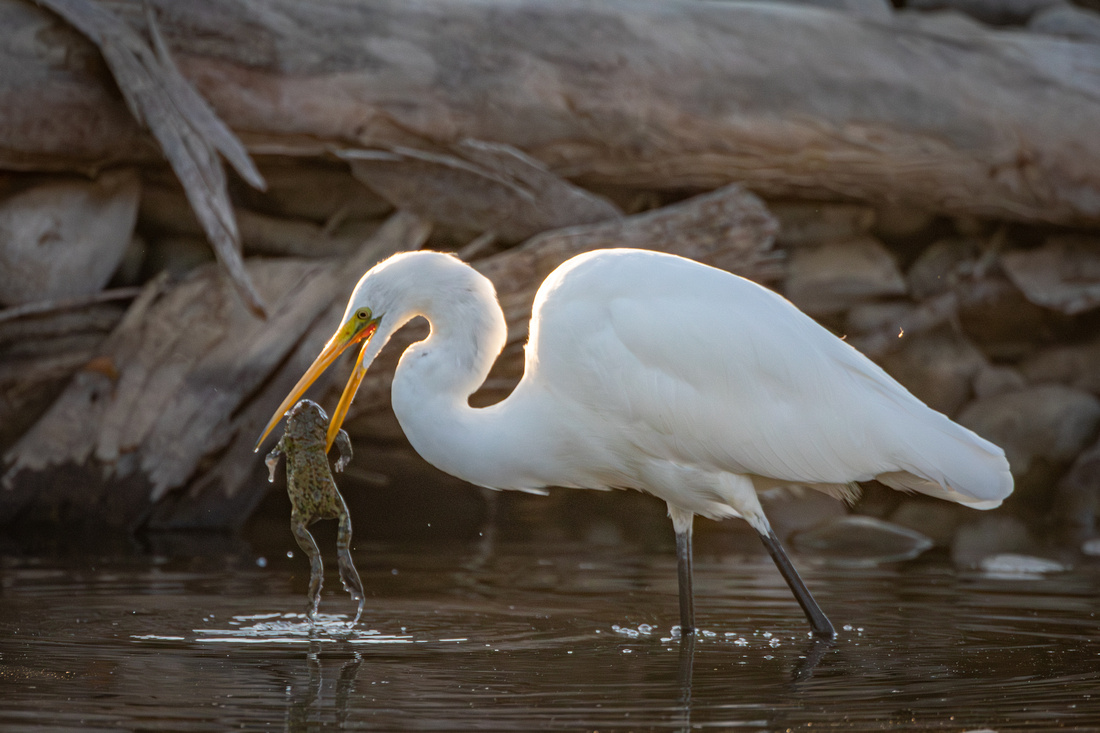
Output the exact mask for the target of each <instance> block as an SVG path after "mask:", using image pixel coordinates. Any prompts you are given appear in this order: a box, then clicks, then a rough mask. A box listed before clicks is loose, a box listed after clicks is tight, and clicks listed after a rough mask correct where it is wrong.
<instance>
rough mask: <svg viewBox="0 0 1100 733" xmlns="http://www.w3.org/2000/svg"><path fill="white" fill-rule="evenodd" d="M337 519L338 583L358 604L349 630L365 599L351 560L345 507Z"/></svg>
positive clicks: (348, 522) (361, 582)
mask: <svg viewBox="0 0 1100 733" xmlns="http://www.w3.org/2000/svg"><path fill="white" fill-rule="evenodd" d="M341 503H342V502H341ZM339 519H340V527H339V530H338V531H337V534H336V561H337V564H338V565H339V566H340V582H341V583H343V584H344V590H346V591H347V592H348V593H350V594H351V598H352V600H353V601H356V602H358V604H359V607H358V609H356V611H355V618H353V619H352V620H351V623H349V624H348V628H351V627H352V626H355V624H357V623H359V617H360V616H362V615H363V606H365V605H366V603H367V597H366V594H365V593H363V581H362V580H360V579H359V572H358V571H357V570H356V569H355V562H354V561H353V560H352V558H351V515H350V514H348V510H347V507H344V511H343V512H342V513H341V514H340V517H339Z"/></svg>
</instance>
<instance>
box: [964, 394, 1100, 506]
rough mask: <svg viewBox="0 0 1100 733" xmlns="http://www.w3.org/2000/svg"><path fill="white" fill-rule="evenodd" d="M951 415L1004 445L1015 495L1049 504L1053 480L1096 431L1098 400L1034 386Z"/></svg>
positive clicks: (1099, 428)
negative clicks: (1014, 481) (1013, 480)
mask: <svg viewBox="0 0 1100 733" xmlns="http://www.w3.org/2000/svg"><path fill="white" fill-rule="evenodd" d="M956 419H957V421H958V422H959V423H960V424H962V425H964V426H966V427H968V428H970V429H971V430H973V431H974V432H976V433H978V435H981V436H982V437H984V438H986V439H987V440H990V441H992V442H993V443H995V444H997V445H999V446H1000V447H1002V448H1003V449H1004V451H1005V455H1006V456H1007V458H1008V462H1009V465H1010V466H1011V467H1012V475H1013V476H1014V477H1015V479H1016V494H1017V495H1019V496H1021V497H1023V498H1025V499H1027V498H1031V499H1038V500H1039V501H1040V502H1047V503H1049V502H1050V501H1052V500H1053V491H1052V487H1053V486H1054V484H1055V481H1056V480H1057V479H1058V477H1059V476H1060V475H1061V474H1062V473H1063V472H1064V471H1065V469H1066V468H1067V467H1068V466H1069V464H1070V463H1071V462H1072V461H1073V460H1074V459H1075V458H1076V457H1077V456H1078V454H1080V453H1081V451H1083V450H1084V449H1085V448H1086V447H1087V446H1088V445H1090V444H1091V443H1092V442H1093V441H1095V440H1096V438H1097V435H1098V434H1100V399H1097V398H1096V397H1095V396H1093V395H1091V394H1089V393H1088V392H1082V391H1081V390H1077V389H1072V388H1070V387H1065V386H1062V385H1057V384H1045V385H1037V386H1034V387H1029V388H1027V389H1025V390H1021V391H1019V392H1010V393H1007V394H1001V395H995V396H992V397H985V398H981V399H978V400H975V401H974V402H972V403H971V404H970V405H968V406H967V407H966V408H965V409H964V410H963V411H962V412H961V413H959V415H958V417H957V418H956ZM1014 498H1016V497H1014Z"/></svg>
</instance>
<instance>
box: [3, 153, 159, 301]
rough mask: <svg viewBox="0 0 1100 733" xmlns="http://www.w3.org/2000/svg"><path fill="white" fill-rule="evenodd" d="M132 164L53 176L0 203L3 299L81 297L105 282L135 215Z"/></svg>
mask: <svg viewBox="0 0 1100 733" xmlns="http://www.w3.org/2000/svg"><path fill="white" fill-rule="evenodd" d="M140 196H141V181H140V179H139V178H138V175H137V173H136V172H134V171H133V170H131V169H122V170H113V171H108V172H106V173H103V174H101V175H100V176H99V177H98V178H96V179H95V180H92V181H88V180H84V179H77V178H56V179H52V180H50V181H49V182H46V183H41V184H39V185H35V186H32V187H31V188H27V189H25V190H23V191H20V192H18V193H16V194H14V195H12V196H10V197H8V198H7V199H6V200H4V201H3V202H0V303H4V304H7V305H18V304H21V303H30V302H33V301H37V300H51V299H57V298H78V297H82V296H86V295H92V294H94V293H97V292H99V291H100V290H102V289H103V286H104V285H106V284H107V282H108V281H109V280H110V279H111V275H112V274H114V272H115V269H116V268H117V267H118V263H119V261H120V260H121V259H122V256H123V254H124V253H125V252H126V248H127V247H128V246H129V244H130V238H131V237H132V236H133V233H134V222H135V221H136V219H137V208H138V199H139V198H140Z"/></svg>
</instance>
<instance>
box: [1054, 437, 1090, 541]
mask: <svg viewBox="0 0 1100 733" xmlns="http://www.w3.org/2000/svg"><path fill="white" fill-rule="evenodd" d="M1057 494H1058V501H1057V507H1056V514H1057V515H1058V517H1059V518H1060V519H1061V520H1063V521H1064V522H1067V523H1069V524H1070V525H1071V527H1079V528H1082V529H1084V530H1086V531H1091V530H1093V529H1095V527H1096V517H1097V514H1098V513H1100V441H1098V442H1097V443H1095V444H1093V445H1092V447H1090V448H1088V449H1087V450H1085V451H1084V452H1082V453H1081V454H1080V455H1079V456H1077V459H1076V460H1075V461H1074V462H1073V465H1072V466H1070V469H1069V471H1067V472H1066V474H1065V475H1064V476H1062V478H1061V480H1060V481H1059V482H1058V488H1057Z"/></svg>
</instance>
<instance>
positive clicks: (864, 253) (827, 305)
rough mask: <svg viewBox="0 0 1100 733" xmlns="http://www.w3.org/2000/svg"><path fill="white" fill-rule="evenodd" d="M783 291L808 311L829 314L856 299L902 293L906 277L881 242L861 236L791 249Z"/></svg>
mask: <svg viewBox="0 0 1100 733" xmlns="http://www.w3.org/2000/svg"><path fill="white" fill-rule="evenodd" d="M786 294H787V297H788V298H789V299H790V300H791V301H792V302H793V303H794V304H795V305H797V306H798V307H799V308H801V309H802V310H804V311H806V312H807V313H809V314H810V315H829V314H833V313H839V312H842V311H844V310H846V309H848V308H850V307H851V306H853V305H855V304H857V303H861V302H866V301H871V300H875V299H877V298H882V297H889V296H897V295H904V294H905V280H904V279H903V278H902V276H901V272H900V271H899V270H898V266H897V263H896V262H895V261H894V258H893V257H892V256H891V254H890V252H889V251H888V250H887V249H886V247H885V246H883V244H882V243H881V242H879V241H878V240H877V239H874V238H873V237H860V238H858V239H852V240H848V241H847V242H838V243H834V244H825V245H822V246H820V247H816V248H812V249H796V250H794V252H793V254H792V255H791V260H790V269H789V273H788V277H787V283H786Z"/></svg>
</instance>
